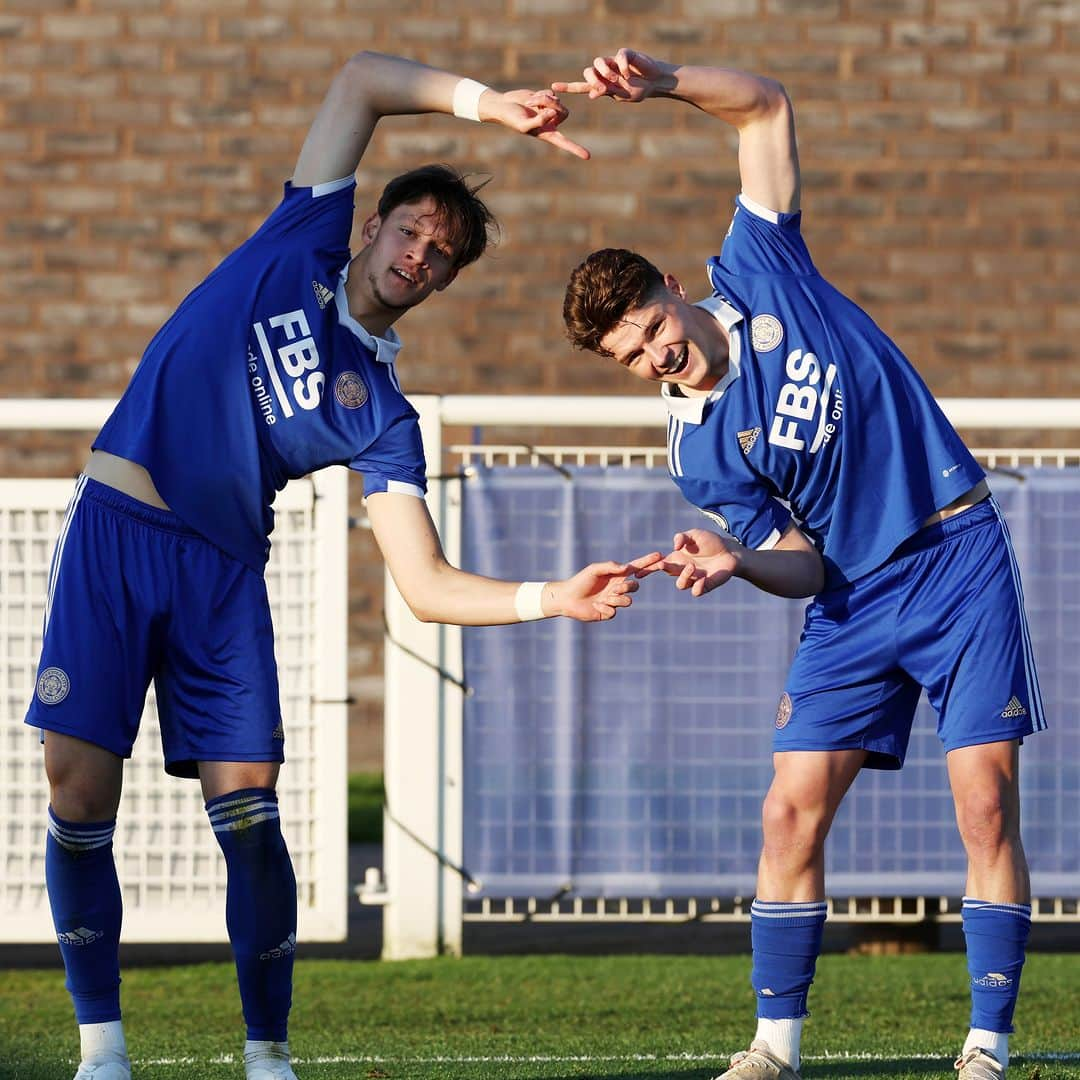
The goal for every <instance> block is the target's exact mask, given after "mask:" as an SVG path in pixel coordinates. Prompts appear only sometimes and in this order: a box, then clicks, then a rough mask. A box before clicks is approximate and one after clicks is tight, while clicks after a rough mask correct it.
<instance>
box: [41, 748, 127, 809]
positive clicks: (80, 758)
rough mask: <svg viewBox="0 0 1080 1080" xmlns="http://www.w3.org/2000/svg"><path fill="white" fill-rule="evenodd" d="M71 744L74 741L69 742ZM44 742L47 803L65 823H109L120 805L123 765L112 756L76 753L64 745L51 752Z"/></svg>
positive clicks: (99, 753)
mask: <svg viewBox="0 0 1080 1080" xmlns="http://www.w3.org/2000/svg"><path fill="white" fill-rule="evenodd" d="M72 744H74V740H72ZM50 749H51V748H49V746H48V740H47V741H46V754H45V775H46V777H47V778H48V781H49V803H50V805H51V806H52V808H53V812H54V813H56V814H57V816H58V817H60V818H61V819H62V820H64V821H72V822H87V821H111V820H112V819H113V818H115V817H116V810H117V807H118V806H119V804H120V785H121V779H122V763H121V762H120V759H119V758H114V756H113V755H108V756H107V757H106V756H105V755H104V752H94V751H91V752H90V753H88V754H84V753H79V752H77V750H73V749H72V745H66V746H65V747H64V748H63V750H62V751H57V752H50Z"/></svg>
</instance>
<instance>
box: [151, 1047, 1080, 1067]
mask: <svg viewBox="0 0 1080 1080" xmlns="http://www.w3.org/2000/svg"><path fill="white" fill-rule="evenodd" d="M732 1053H734V1051H732ZM730 1056H731V1055H730V1054H728V1053H691V1052H689V1051H683V1052H682V1053H678V1054H477V1055H451V1054H435V1055H432V1056H430V1057H394V1056H385V1055H381V1054H337V1055H334V1056H319V1057H294V1058H293V1064H294V1065H589V1064H597V1065H603V1064H609V1063H611V1062H619V1061H629V1062H648V1061H671V1062H674V1061H686V1062H703V1063H708V1062H712V1061H727V1060H728V1058H729V1057H730ZM951 1056H952V1055H951V1054H905V1053H896V1054H879V1053H872V1052H870V1051H851V1050H825V1051H822V1052H821V1053H818V1054H804V1055H803V1061H947V1060H948V1059H949V1058H950V1057H951ZM240 1060H241V1058H240V1057H239V1056H237V1055H235V1054H218V1055H216V1056H214V1057H212V1058H208V1059H206V1060H205V1061H203V1060H201V1059H199V1058H195V1057H177V1058H141V1059H139V1058H136V1059H133V1060H132V1064H133V1065H138V1066H150V1065H155V1066H159V1065H165V1066H170V1065H203V1064H205V1065H236V1064H238V1063H239V1062H240ZM1010 1060H1011V1061H1013V1062H1019V1061H1030V1062H1040V1061H1046V1062H1051V1061H1052V1062H1066V1063H1067V1062H1076V1061H1080V1053H1071V1052H1065V1053H1059V1052H1057V1051H1053V1050H1034V1051H1031V1052H1029V1053H1026V1054H1012V1055H1011V1056H1010Z"/></svg>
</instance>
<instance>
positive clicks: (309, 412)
mask: <svg viewBox="0 0 1080 1080" xmlns="http://www.w3.org/2000/svg"><path fill="white" fill-rule="evenodd" d="M355 188H356V182H355V180H354V179H353V178H352V177H349V178H348V179H345V180H340V181H336V182H334V183H329V184H321V185H319V186H317V187H313V188H299V187H293V186H292V184H286V185H285V195H284V198H283V199H282V201H281V203H280V204H279V205H278V207H277V208H276V209H275V210H274V212H273V213H272V214H271V215H270V217H269V218H267V220H266V221H265V222H264V223H263V225H262V226H261V227H260V228H259V230H258V231H257V232H256V233H255V234H254V235H253V236H252V237H251V238H250V239H248V240H247V241H245V243H244V244H242V245H241V246H240V247H239V248H237V249H236V250H235V251H234V252H232V253H231V254H230V255H229V256H228V257H227V258H226V259H225V260H224V261H223V262H222V263H221V264H220V265H219V266H218V267H217V268H216V269H214V270H213V271H212V272H211V273H210V275H209V276H208V277H207V278H206V279H205V280H204V281H203V282H202V283H201V284H200V285H198V286H197V287H196V288H195V289H194V290H193V291H192V292H191V293H190V294H189V295H188V296H187V297H186V298H185V299H184V301H183V302H182V303H181V305H180V306H179V308H177V310H176V312H175V313H174V314H173V316H172V317H171V318H170V319H169V320H168V322H166V323H165V325H164V326H163V327H162V328H161V329H160V330H159V331H158V333H157V334H156V335H155V337H154V339H153V340H152V341H151V342H150V344H149V345H148V346H147V349H146V351H145V353H144V354H143V357H142V360H141V362H140V363H139V366H138V367H137V368H136V370H135V374H134V375H133V376H132V379H131V382H130V384H129V385H128V388H127V390H126V391H125V392H124V395H123V397H122V398H121V399H120V402H119V403H118V404H117V406H116V409H115V410H114V412H113V413H112V415H111V416H110V417H109V419H108V421H106V423H105V426H104V427H103V428H102V429H101V431H100V433H99V434H98V436H97V438H96V439H95V441H94V448H95V449H100V450H105V451H108V452H109V453H111V454H116V455H118V456H120V457H123V458H127V459H128V460H130V461H134V462H137V463H138V464H139V465H142V466H143V467H144V468H145V469H146V470H147V471H148V472H149V473H150V475H151V477H152V478H153V481H154V484H155V486H156V487H157V489H158V491H159V492H160V493H161V496H162V498H163V499H164V500H165V502H166V503H168V504H169V506H170V507H171V508H172V509H173V511H174V512H175V513H176V514H177V515H178V516H179V517H180V518H181V519H182V520H183V521H185V522H186V523H187V524H188V525H189V526H191V528H193V529H195V530H196V531H197V532H199V533H201V534H202V535H203V536H205V537H206V538H207V539H208V540H210V541H211V542H212V543H214V544H216V545H217V546H218V547H220V548H222V549H223V550H224V551H226V552H228V553H229V554H230V555H233V556H234V557H236V558H237V559H240V560H241V561H242V562H244V563H245V564H247V565H249V566H251V567H253V568H255V569H258V570H260V571H261V570H262V568H263V566H264V564H265V562H266V558H267V555H268V554H269V550H270V542H269V535H270V532H271V530H272V528H273V521H274V517H273V511H272V509H271V507H272V504H273V501H274V497H275V495H276V494H277V492H278V491H280V490H281V489H282V488H283V487H284V486H285V484H286V482H287V481H288V480H291V479H293V478H295V477H299V476H304V475H306V474H307V473H310V472H314V471H315V470H316V469H321V468H323V467H324V466H326V465H335V464H336V465H348V466H349V467H350V468H353V469H356V470H357V471H359V472H360V473H362V474H363V477H364V492H365V494H368V495H370V494H372V493H373V492H380V491H402V492H405V493H408V494H413V495H418V496H421V497H422V496H423V493H424V490H425V488H426V481H425V468H424V452H423V444H422V442H421V438H420V428H419V422H418V417H417V414H416V411H415V410H414V409H413V408H412V406H411V405H410V404H409V402H408V401H407V400H406V398H405V397H404V395H403V394H402V392H401V387H400V385H399V384H398V380H397V376H396V374H395V371H394V360H395V358H396V355H397V351H398V349H399V347H400V344H401V342H400V340H399V339H398V337H397V335H396V334H395V333H394V332H393V331H392V330H391V331H390V332H389V333H388V334H387V336H386V337H384V338H375V337H373V336H372V335H371V334H369V333H368V332H367V331H366V330H364V328H363V327H362V326H360V324H359V323H357V322H356V320H355V319H353V318H352V316H351V315H350V314H349V307H348V301H347V298H346V296H345V282H346V280H347V277H348V269H349V260H350V253H349V234H350V232H351V229H352V220H353V195H354V191H355Z"/></svg>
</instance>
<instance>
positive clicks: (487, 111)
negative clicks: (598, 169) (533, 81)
mask: <svg viewBox="0 0 1080 1080" xmlns="http://www.w3.org/2000/svg"><path fill="white" fill-rule="evenodd" d="M479 110H480V119H481V120H491V121H493V122H494V123H498V124H502V125H503V127H508V128H510V130H511V131H520V132H521V133H522V134H523V135H531V136H533V138H536V139H540V140H541V141H542V142H546V143H550V144H551V145H552V146H554V147H555V148H556V149H558V150H564V151H566V153H568V154H573V155H574V157H579V158H582V159H583V160H585V161H588V159H589V151H588V150H586V149H585V147H584V146H581V145H580V144H579V143H576V142H574V140H573V139H571V138H568V137H567V136H566V135H564V134H563V133H562V132H561V131H560V130H559V126H560V125H561V124H562V122H563V121H564V120H565V119H566V118H567V117H568V116H569V115H570V113H569V111H568V110H567V108H566V106H565V105H564V104H563V103H562V102H561V101H560V100H559V98H558V96H557V95H556V94H555V93H554V92H553V91H551V90H508V91H507V92H506V93H505V94H499V93H496V92H494V91H493V92H492V93H490V94H488V93H485V94H484V95H483V96H482V97H481V99H480V105H479Z"/></svg>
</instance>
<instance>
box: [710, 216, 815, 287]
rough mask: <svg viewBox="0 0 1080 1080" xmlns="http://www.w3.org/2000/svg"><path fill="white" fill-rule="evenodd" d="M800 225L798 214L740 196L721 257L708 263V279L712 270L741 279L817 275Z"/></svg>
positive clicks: (800, 219) (800, 218)
mask: <svg viewBox="0 0 1080 1080" xmlns="http://www.w3.org/2000/svg"><path fill="white" fill-rule="evenodd" d="M801 223H802V212H801V211H800V212H798V213H795V214H782V213H780V212H779V211H777V210H769V209H768V208H767V207H764V206H760V205H758V204H757V203H755V202H753V201H752V200H750V199H748V198H747V197H746V196H745V195H740V196H739V197H738V199H736V200H735V215H734V217H732V219H731V226H730V228H729V229H728V233H727V236H726V237H725V238H724V245H723V247H722V248H721V250H720V255H719V256H718V257H716V258H714V259H710V260H709V271H710V277H712V276H713V275H712V271H713V269H714V268H715V269H718V270H720V271H722V272H723V273H726V274H735V275H741V276H749V275H752V274H784V275H804V274H816V273H817V270H816V269H815V268H814V263H813V260H812V259H811V258H810V252H809V251H808V250H807V247H806V242H805V241H804V240H803V237H802V232H801ZM713 284H714V287H715V285H716V282H715V280H714V282H713Z"/></svg>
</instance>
